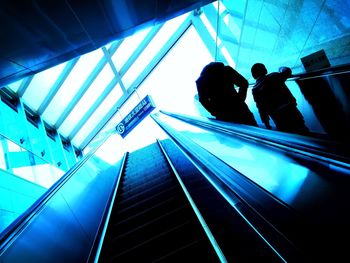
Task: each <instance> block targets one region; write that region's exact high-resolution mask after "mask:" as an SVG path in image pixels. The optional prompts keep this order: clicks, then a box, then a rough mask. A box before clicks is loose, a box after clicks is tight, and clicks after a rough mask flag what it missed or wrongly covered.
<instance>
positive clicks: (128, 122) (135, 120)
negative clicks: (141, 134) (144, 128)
mask: <svg viewBox="0 0 350 263" xmlns="http://www.w3.org/2000/svg"><path fill="white" fill-rule="evenodd" d="M155 108H156V107H155V105H154V102H153V100H152V98H151V96H150V95H147V96H146V97H145V98H143V99H142V100H141V101H140V103H139V104H137V105H136V106H135V108H133V109H132V111H130V112H129V114H128V115H126V116H125V118H124V119H123V120H122V121H121V122H119V124H118V125H117V126H116V127H115V128H116V130H117V132H118V133H119V134H120V135H121V136H122V137H123V138H124V137H125V136H126V135H127V134H128V133H129V132H131V131H132V129H134V128H135V127H136V126H137V124H139V123H140V122H141V121H142V120H143V119H144V118H145V117H146V116H147V115H148V114H149V113H150V112H151V111H152V110H154V109H155Z"/></svg>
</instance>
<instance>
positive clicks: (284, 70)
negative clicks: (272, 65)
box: [278, 67, 292, 82]
mask: <svg viewBox="0 0 350 263" xmlns="http://www.w3.org/2000/svg"><path fill="white" fill-rule="evenodd" d="M278 71H279V73H280V76H281V77H282V81H283V82H284V81H286V80H287V79H288V78H290V77H291V76H292V69H291V68H288V67H280V68H279V69H278Z"/></svg>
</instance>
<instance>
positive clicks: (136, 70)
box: [122, 13, 189, 89]
mask: <svg viewBox="0 0 350 263" xmlns="http://www.w3.org/2000/svg"><path fill="white" fill-rule="evenodd" d="M188 15H189V14H188V13H187V14H184V15H182V16H179V17H177V18H174V19H172V20H169V21H168V22H166V23H165V24H164V26H163V27H162V28H161V29H160V31H159V32H158V33H157V35H156V36H155V37H154V39H153V40H152V41H151V43H150V44H149V45H148V46H147V47H146V49H145V50H144V51H143V52H142V54H141V55H140V57H139V58H138V59H137V60H136V61H135V63H134V64H133V65H132V66H131V67H130V69H129V70H128V71H127V72H126V74H125V75H124V76H123V78H122V81H123V83H124V85H125V87H126V88H127V89H128V88H130V85H131V84H132V82H133V81H135V79H136V78H137V77H138V76H139V75H140V74H141V72H142V71H143V70H144V69H145V68H146V67H147V65H148V64H149V62H151V60H152V59H153V58H154V57H155V56H156V54H157V52H159V50H161V48H162V47H163V46H164V44H165V43H166V42H167V41H168V40H169V38H170V37H171V36H172V35H173V34H174V32H175V31H176V30H177V29H178V28H179V26H180V25H181V24H182V23H183V22H184V21H185V19H186V18H187V16H188Z"/></svg>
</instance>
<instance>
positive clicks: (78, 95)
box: [55, 56, 107, 129]
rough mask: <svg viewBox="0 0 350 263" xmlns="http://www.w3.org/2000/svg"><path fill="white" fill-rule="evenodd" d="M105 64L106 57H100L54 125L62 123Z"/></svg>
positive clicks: (58, 125) (57, 125)
mask: <svg viewBox="0 0 350 263" xmlns="http://www.w3.org/2000/svg"><path fill="white" fill-rule="evenodd" d="M106 64H107V59H106V58H105V56H103V57H102V58H101V60H100V61H99V62H98V63H97V65H96V67H95V68H94V70H93V71H92V73H91V74H90V75H89V76H88V78H87V79H86V80H85V82H84V83H83V85H82V86H81V87H80V89H79V90H78V92H77V93H76V94H75V96H74V97H73V99H72V100H71V102H70V103H69V104H68V106H67V108H66V109H65V110H64V112H62V114H61V115H60V116H59V118H58V120H57V121H56V123H55V127H56V128H57V129H59V127H60V126H61V125H62V123H63V122H64V121H65V119H66V118H67V117H68V115H69V114H70V113H71V112H72V110H73V109H74V107H75V106H76V104H77V103H78V102H79V101H80V99H81V98H82V97H83V95H84V94H85V92H86V91H87V90H88V88H89V87H90V86H91V84H92V82H93V81H94V80H95V79H96V78H97V76H98V74H99V73H100V72H101V71H102V69H103V67H104V66H105V65H106Z"/></svg>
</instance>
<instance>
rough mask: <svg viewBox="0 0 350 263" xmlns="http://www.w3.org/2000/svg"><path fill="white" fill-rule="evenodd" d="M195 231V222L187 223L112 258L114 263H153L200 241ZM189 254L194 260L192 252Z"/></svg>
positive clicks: (186, 257) (186, 256)
mask: <svg viewBox="0 0 350 263" xmlns="http://www.w3.org/2000/svg"><path fill="white" fill-rule="evenodd" d="M193 229H194V224H193V221H187V222H185V223H184V224H183V225H177V226H176V227H174V228H171V229H168V230H167V231H166V232H163V233H161V234H159V235H157V236H154V237H153V238H151V239H148V240H145V241H144V242H143V243H139V244H137V245H136V246H134V247H130V248H129V249H128V250H125V251H123V252H121V253H112V254H111V256H110V258H111V260H112V261H114V262H151V261H153V260H155V259H158V258H162V257H164V256H165V255H168V254H170V253H172V252H174V251H177V250H178V251H181V249H182V248H185V247H187V246H189V245H190V244H191V243H194V242H198V241H200V240H199V239H198V233H196V232H195V231H193ZM116 245H118V244H116ZM189 253H190V255H191V259H193V253H192V251H189ZM199 255H200V254H199ZM199 255H198V256H199ZM184 259H187V260H189V256H188V255H185V258H184Z"/></svg>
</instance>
